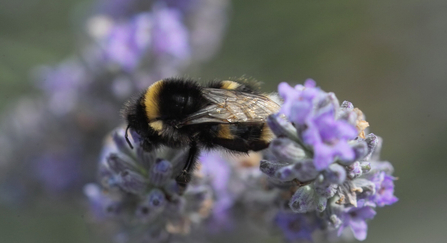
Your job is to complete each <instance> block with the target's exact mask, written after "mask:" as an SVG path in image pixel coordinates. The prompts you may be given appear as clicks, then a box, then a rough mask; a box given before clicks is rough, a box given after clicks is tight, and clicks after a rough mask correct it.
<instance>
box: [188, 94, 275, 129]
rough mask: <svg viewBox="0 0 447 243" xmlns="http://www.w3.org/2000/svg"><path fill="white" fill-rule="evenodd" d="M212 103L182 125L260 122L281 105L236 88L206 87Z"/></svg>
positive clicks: (192, 115)
mask: <svg viewBox="0 0 447 243" xmlns="http://www.w3.org/2000/svg"><path fill="white" fill-rule="evenodd" d="M203 95H204V97H205V98H206V99H208V100H209V101H210V103H211V104H210V105H209V106H206V107H205V108H203V109H201V110H200V111H198V112H196V113H193V114H191V115H190V116H188V118H186V119H185V120H184V121H182V124H181V125H182V126H184V125H191V124H199V123H240V122H244V123H245V122H247V123H259V122H265V120H266V118H267V117H268V116H269V115H271V114H273V113H276V112H278V111H279V109H280V106H279V105H278V104H277V103H275V102H274V101H273V100H271V99H270V98H269V97H267V96H264V95H259V94H251V93H246V92H241V91H236V90H226V89H215V88H204V89H203Z"/></svg>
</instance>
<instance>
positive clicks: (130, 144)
mask: <svg viewBox="0 0 447 243" xmlns="http://www.w3.org/2000/svg"><path fill="white" fill-rule="evenodd" d="M129 128H130V124H129V125H127V128H126V135H125V136H124V137H126V141H127V143H128V144H129V147H130V148H131V149H133V146H132V143H131V142H130V140H129V136H127V131H129Z"/></svg>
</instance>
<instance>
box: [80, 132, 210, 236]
mask: <svg viewBox="0 0 447 243" xmlns="http://www.w3.org/2000/svg"><path fill="white" fill-rule="evenodd" d="M132 137H133V140H134V145H135V148H134V150H131V149H130V148H129V147H128V144H127V143H126V142H125V138H124V129H121V128H119V129H117V130H115V131H114V132H113V134H112V136H111V138H109V141H108V142H107V144H106V145H105V147H104V149H103V155H102V158H101V160H100V163H99V168H98V171H99V182H100V183H99V184H95V183H91V184H87V185H86V186H85V187H84V193H85V195H86V196H87V197H88V198H89V200H90V204H91V206H92V207H91V208H92V212H93V214H94V215H95V216H96V219H98V220H103V221H109V222H114V223H115V226H116V227H118V228H119V229H120V230H118V231H119V232H121V236H120V237H123V234H125V235H126V237H125V238H127V239H128V240H130V241H132V239H134V240H135V239H142V238H144V239H147V240H146V241H144V242H165V241H166V240H168V239H173V238H181V237H186V236H187V235H188V234H189V233H190V231H191V230H193V228H194V226H195V225H197V224H199V223H200V222H202V221H203V220H204V219H206V218H207V217H208V216H209V215H210V210H211V206H212V205H213V202H214V200H213V194H212V190H211V188H210V186H209V185H208V184H207V180H206V178H204V177H200V176H195V177H194V179H193V180H192V182H191V183H190V185H189V186H188V189H187V190H186V191H185V192H184V194H181V193H180V191H179V188H178V186H177V184H176V182H175V176H176V175H177V174H178V173H179V168H181V166H182V164H183V163H184V160H185V159H186V157H185V156H186V153H185V151H180V152H179V153H178V154H177V156H176V157H175V158H173V159H171V160H166V159H162V158H159V157H158V156H159V155H157V154H156V153H155V152H146V151H144V150H143V148H142V147H141V146H142V144H141V143H140V140H139V137H138V135H137V134H136V133H132ZM171 153H172V152H171ZM154 236H157V237H156V238H154Z"/></svg>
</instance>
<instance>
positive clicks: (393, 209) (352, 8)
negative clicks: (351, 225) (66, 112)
mask: <svg viewBox="0 0 447 243" xmlns="http://www.w3.org/2000/svg"><path fill="white" fill-rule="evenodd" d="M88 4H90V2H89V1H85V0H84V1H74V0H63V1H50V0H22V1H5V0H1V1H0V6H2V7H1V8H0V87H1V88H0V111H1V112H2V113H3V114H8V113H6V112H7V111H9V110H11V109H12V108H11V107H13V106H14V105H15V104H16V103H17V102H18V101H19V99H21V97H24V96H31V97H34V96H39V95H42V92H41V91H39V90H37V89H36V88H35V84H34V83H33V82H34V81H33V77H32V73H33V72H32V71H33V70H34V69H35V67H36V66H39V65H43V64H48V65H55V64H57V63H59V62H61V61H62V60H64V59H65V58H67V57H68V56H70V55H72V54H73V53H74V52H75V51H76V50H77V49H79V39H80V38H79V32H80V30H81V27H80V21H79V18H80V17H79V16H83V13H82V12H83V11H84V10H85V9H86V8H85V6H86V5H88ZM228 18H229V19H228V20H229V22H228V29H227V32H226V33H225V35H224V37H223V42H222V46H221V48H220V50H219V51H218V53H217V54H216V55H215V56H214V57H213V58H212V59H210V60H209V61H206V62H204V63H202V64H201V65H195V66H193V67H191V68H188V69H186V70H184V71H182V73H183V74H185V75H188V76H191V77H197V78H201V79H203V80H206V79H213V78H228V77H235V76H236V77H237V76H242V75H247V76H252V77H254V78H256V79H258V80H260V81H262V82H264V86H263V90H264V91H269V92H270V91H275V90H276V87H277V85H278V83H279V82H282V81H288V82H290V83H302V82H303V81H304V80H305V79H306V78H313V79H315V80H316V81H317V84H318V85H319V86H320V87H322V89H324V90H325V91H332V92H334V93H335V94H336V95H337V97H338V98H339V100H341V101H343V100H348V101H351V102H352V103H353V104H354V105H355V106H356V107H359V108H360V109H361V110H362V111H363V112H364V113H365V114H366V117H367V121H368V122H369V124H370V128H371V130H370V131H371V132H373V133H375V134H376V135H379V136H381V137H382V138H383V139H384V145H383V149H382V159H384V160H388V161H391V162H392V163H393V165H394V166H395V173H394V174H395V175H396V176H397V177H399V180H398V181H396V182H395V184H396V192H395V194H396V196H397V197H398V198H399V202H398V203H397V204H395V205H393V206H390V207H385V208H380V209H378V214H377V216H376V218H375V219H374V220H372V221H371V222H370V223H369V230H368V238H367V239H366V240H365V242H381V243H386V242H393V243H394V242H406V243H410V242H418V243H419V242H422V241H424V242H444V240H445V239H444V237H445V228H446V223H445V222H446V221H445V219H446V217H447V210H444V209H443V206H444V205H445V200H447V194H446V193H443V192H442V190H443V189H445V188H446V186H447V182H446V180H445V178H444V176H445V175H446V174H447V173H446V172H447V165H446V163H445V158H447V149H445V147H446V146H447V142H446V141H445V139H444V138H445V137H444V136H446V135H447V129H446V122H447V108H446V107H447V95H446V91H447V80H446V77H447V68H446V63H447V3H446V2H445V1H439V0H423V1H422V0H406V1H397V0H394V1H384V0H379V1H357V0H356V1H354V0H353V1H296V0H289V1H281V3H278V2H275V1H255V0H246V1H232V2H231V6H230V12H229V15H228ZM2 129H7V128H5V127H2ZM2 163H3V161H2ZM4 173H5V172H3V174H4ZM11 173H12V172H11ZM10 176H11V175H10ZM20 176H21V175H20V174H17V177H19V178H17V179H19V180H20ZM439 190H441V191H439ZM78 200H79V199H78ZM25 204H26V203H25ZM84 214H85V209H84V208H82V207H77V206H66V205H63V204H58V205H55V204H51V203H45V201H44V200H39V201H37V202H36V203H33V204H31V205H26V206H20V207H19V206H18V207H13V208H11V207H5V206H2V207H1V208H0V242H8V243H9V242H20V243H23V242H47V243H49V242H67V243H69V242H98V240H97V239H95V238H94V234H92V232H91V231H92V230H91V229H90V228H89V227H90V225H89V224H87V223H86V222H85V220H84V218H85V215H84Z"/></svg>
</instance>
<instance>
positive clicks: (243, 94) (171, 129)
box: [123, 78, 280, 189]
mask: <svg viewBox="0 0 447 243" xmlns="http://www.w3.org/2000/svg"><path fill="white" fill-rule="evenodd" d="M279 109H280V106H279V105H278V104H277V103H276V102H275V101H274V99H273V98H272V97H271V96H268V95H266V94H261V93H259V92H257V91H256V89H255V88H254V86H253V85H249V84H248V83H246V82H241V81H229V80H224V81H212V82H210V83H209V84H208V85H205V86H201V85H199V84H198V83H197V82H195V81H193V80H189V79H181V78H169V79H163V80H160V81H158V82H155V83H154V84H152V85H151V86H149V88H147V90H146V91H144V92H143V94H141V95H140V96H139V97H138V98H137V99H133V100H130V101H129V102H128V103H127V104H126V106H125V108H124V110H123V115H124V118H125V119H126V120H127V124H128V126H127V129H126V140H127V142H128V143H129V146H130V147H131V148H133V147H132V144H131V143H130V141H129V139H128V137H127V132H128V130H129V129H132V130H134V131H135V132H136V133H138V134H139V135H140V136H141V138H142V140H143V142H142V146H143V148H144V150H146V151H151V150H153V149H156V148H158V147H160V146H167V147H171V148H185V147H188V148H189V152H188V157H187V161H186V163H185V165H184V168H183V171H182V172H181V174H179V175H177V176H176V181H177V184H178V185H179V186H180V187H181V188H183V189H185V188H186V186H187V184H188V182H189V181H190V180H191V172H192V170H193V169H194V165H195V163H196V160H197V156H198V154H199V152H200V150H201V149H206V150H211V149H224V150H227V151H230V152H233V153H247V152H248V151H250V150H252V151H259V150H262V149H265V148H267V147H268V145H269V143H270V141H271V140H272V139H273V134H272V132H271V130H270V129H269V127H268V125H267V124H266V118H267V117H268V116H269V115H270V114H273V113H276V112H278V111H279Z"/></svg>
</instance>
